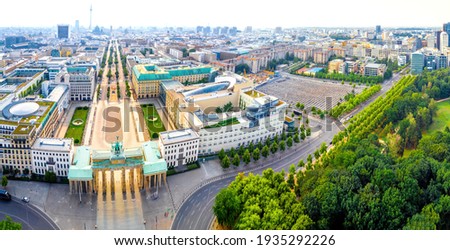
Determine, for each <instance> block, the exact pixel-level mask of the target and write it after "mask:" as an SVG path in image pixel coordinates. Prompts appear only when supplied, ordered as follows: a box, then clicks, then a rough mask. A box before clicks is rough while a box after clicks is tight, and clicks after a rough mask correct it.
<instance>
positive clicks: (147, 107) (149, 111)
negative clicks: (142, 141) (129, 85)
mask: <svg viewBox="0 0 450 250" xmlns="http://www.w3.org/2000/svg"><path fill="white" fill-rule="evenodd" d="M142 111H143V112H144V119H145V122H146V123H147V128H148V132H149V133H150V136H152V135H153V133H159V132H164V131H166V128H165V127H164V124H163V123H162V121H161V117H159V114H158V111H157V110H156V108H155V106H153V104H144V105H142ZM154 118H156V120H154V121H153V119H154Z"/></svg>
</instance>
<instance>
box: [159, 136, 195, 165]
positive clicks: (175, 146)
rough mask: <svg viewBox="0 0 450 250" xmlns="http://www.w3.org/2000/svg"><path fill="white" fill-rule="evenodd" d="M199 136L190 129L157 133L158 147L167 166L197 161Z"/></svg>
mask: <svg viewBox="0 0 450 250" xmlns="http://www.w3.org/2000/svg"><path fill="white" fill-rule="evenodd" d="M199 141H200V137H199V136H198V134H197V133H196V132H195V131H194V130H192V129H182V130H175V131H167V132H162V133H159V147H160V149H161V154H162V157H163V158H164V159H165V160H166V162H167V166H168V167H169V168H173V167H178V166H181V165H187V164H189V163H193V162H196V161H197V157H198V145H199Z"/></svg>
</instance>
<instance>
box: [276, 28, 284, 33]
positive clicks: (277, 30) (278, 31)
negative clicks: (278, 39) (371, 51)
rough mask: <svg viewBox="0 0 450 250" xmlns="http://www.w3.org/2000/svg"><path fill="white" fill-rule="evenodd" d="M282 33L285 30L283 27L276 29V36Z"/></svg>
mask: <svg viewBox="0 0 450 250" xmlns="http://www.w3.org/2000/svg"><path fill="white" fill-rule="evenodd" d="M282 31H283V29H282V28H281V27H276V28H275V34H280V33H281V32H282Z"/></svg>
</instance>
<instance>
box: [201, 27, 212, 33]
mask: <svg viewBox="0 0 450 250" xmlns="http://www.w3.org/2000/svg"><path fill="white" fill-rule="evenodd" d="M210 33H211V27H209V26H206V27H205V28H203V34H205V35H209V34H210Z"/></svg>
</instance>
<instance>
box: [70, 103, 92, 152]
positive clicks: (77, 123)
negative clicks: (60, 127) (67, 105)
mask: <svg viewBox="0 0 450 250" xmlns="http://www.w3.org/2000/svg"><path fill="white" fill-rule="evenodd" d="M88 113H89V107H78V108H76V109H75V112H74V114H73V116H72V119H71V120H70V125H69V128H68V129H67V132H66V136H65V137H66V138H73V140H74V143H75V145H80V144H81V141H82V138H83V133H84V128H85V126H86V121H87V117H88Z"/></svg>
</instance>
